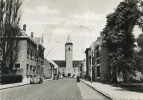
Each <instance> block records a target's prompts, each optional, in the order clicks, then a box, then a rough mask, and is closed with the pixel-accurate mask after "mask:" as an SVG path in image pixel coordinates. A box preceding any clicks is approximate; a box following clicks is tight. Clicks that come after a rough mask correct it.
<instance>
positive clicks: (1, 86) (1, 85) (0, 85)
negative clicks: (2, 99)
mask: <svg viewBox="0 0 143 100" xmlns="http://www.w3.org/2000/svg"><path fill="white" fill-rule="evenodd" d="M49 80H52V79H45V80H43V82H46V81H49ZM29 84H30V81H24V82H20V83H12V84H0V90H3V89H8V88H14V87H19V86H24V85H29Z"/></svg>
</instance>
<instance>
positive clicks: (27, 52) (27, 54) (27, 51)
mask: <svg viewBox="0 0 143 100" xmlns="http://www.w3.org/2000/svg"><path fill="white" fill-rule="evenodd" d="M27 57H28V58H29V48H27Z"/></svg>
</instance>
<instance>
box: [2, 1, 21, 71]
mask: <svg viewBox="0 0 143 100" xmlns="http://www.w3.org/2000/svg"><path fill="white" fill-rule="evenodd" d="M21 4H22V2H21V1H20V0H0V29H1V30H0V36H1V39H0V47H1V49H2V66H1V67H2V72H3V73H9V72H12V70H13V66H14V64H15V62H16V60H17V53H18V41H17V40H16V37H17V36H19V35H20V28H19V21H20V13H19V10H20V6H21Z"/></svg>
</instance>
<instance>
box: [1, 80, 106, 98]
mask: <svg viewBox="0 0 143 100" xmlns="http://www.w3.org/2000/svg"><path fill="white" fill-rule="evenodd" d="M1 99H24V100H25V99H26V100H27V99H28V100H30V99H34V100H35V99H36V100H37V99H40V100H44V99H45V100H49V99H52V100H55V99H56V100H59V99H60V100H77V99H78V100H79V99H88V100H89V99H96V100H97V99H98V100H100V99H107V98H106V97H104V96H103V95H101V94H100V93H98V92H96V91H95V90H93V89H92V88H90V87H89V86H87V85H86V84H84V83H82V82H79V83H77V82H76V80H75V79H72V78H64V79H59V80H51V81H46V82H44V83H43V84H31V85H25V86H20V87H14V88H9V89H4V90H1Z"/></svg>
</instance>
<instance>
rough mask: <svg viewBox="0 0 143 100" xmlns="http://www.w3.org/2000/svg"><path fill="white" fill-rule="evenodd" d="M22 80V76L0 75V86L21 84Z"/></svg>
mask: <svg viewBox="0 0 143 100" xmlns="http://www.w3.org/2000/svg"><path fill="white" fill-rule="evenodd" d="M22 78H23V77H22V75H9V74H2V75H0V82H1V84H10V83H18V82H22Z"/></svg>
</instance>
